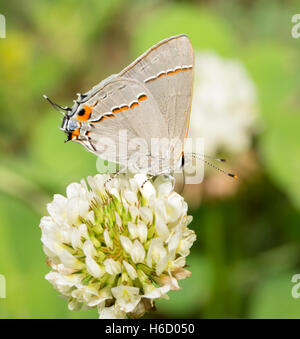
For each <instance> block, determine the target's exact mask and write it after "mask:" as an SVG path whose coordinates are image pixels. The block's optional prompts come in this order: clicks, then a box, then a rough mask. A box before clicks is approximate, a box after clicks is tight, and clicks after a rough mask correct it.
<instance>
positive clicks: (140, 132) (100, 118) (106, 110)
mask: <svg viewBox="0 0 300 339" xmlns="http://www.w3.org/2000/svg"><path fill="white" fill-rule="evenodd" d="M85 104H86V105H88V106H92V107H93V111H92V114H91V117H90V119H89V124H90V125H91V131H90V132H89V142H90V144H91V146H92V147H93V149H94V153H96V154H97V155H99V156H100V157H102V158H104V159H107V160H109V161H114V162H118V163H121V164H125V163H126V162H127V161H128V159H130V157H132V156H133V153H136V152H137V149H136V147H133V146H134V145H135V142H141V140H137V139H138V138H140V139H143V140H144V141H145V144H144V145H143V151H141V156H142V155H143V154H144V155H145V154H149V155H150V149H151V139H152V138H163V137H165V136H166V134H167V125H166V122H165V120H164V119H163V116H162V115H161V113H160V110H159V107H158V105H157V103H156V101H155V100H154V98H153V96H152V94H151V92H150V91H149V90H148V89H147V88H146V87H145V86H144V85H143V83H140V82H138V81H137V80H134V79H125V78H115V79H114V80H112V81H111V82H109V83H107V84H106V85H105V86H104V87H103V88H101V89H100V90H99V91H98V92H97V93H96V94H95V95H93V96H92V97H91V98H90V99H89V100H88V101H87V102H86V103H85ZM120 132H121V134H120ZM124 133H126V139H125V138H124ZM108 139H110V140H111V141H112V142H113V144H114V145H115V146H116V147H115V149H112V147H110V149H108V147H105V145H104V144H107V142H108ZM126 146H127V147H126ZM145 147H146V148H145ZM125 148H127V149H126V152H124V149H125ZM131 148H133V149H131ZM142 153H143V154H142Z"/></svg>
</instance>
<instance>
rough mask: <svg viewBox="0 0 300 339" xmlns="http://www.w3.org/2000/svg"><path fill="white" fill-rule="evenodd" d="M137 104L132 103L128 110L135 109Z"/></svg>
mask: <svg viewBox="0 0 300 339" xmlns="http://www.w3.org/2000/svg"><path fill="white" fill-rule="evenodd" d="M138 105H139V104H138V103H137V102H134V103H132V104H131V105H130V108H131V109H133V108H135V107H137V106H138Z"/></svg>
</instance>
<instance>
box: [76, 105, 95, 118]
mask: <svg viewBox="0 0 300 339" xmlns="http://www.w3.org/2000/svg"><path fill="white" fill-rule="evenodd" d="M83 109H84V114H83V115H77V117H76V118H77V120H79V121H88V120H89V118H90V117H91V114H92V111H93V110H92V108H91V107H90V106H88V105H85V106H84V108H83Z"/></svg>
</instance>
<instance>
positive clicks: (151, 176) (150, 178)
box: [141, 175, 155, 189]
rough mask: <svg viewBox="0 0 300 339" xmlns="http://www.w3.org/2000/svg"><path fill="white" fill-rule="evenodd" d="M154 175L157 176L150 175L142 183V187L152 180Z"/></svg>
mask: <svg viewBox="0 0 300 339" xmlns="http://www.w3.org/2000/svg"><path fill="white" fill-rule="evenodd" d="M154 177H155V175H150V176H149V178H147V179H146V180H145V181H144V182H143V183H142V186H141V189H143V188H144V186H145V184H146V183H147V182H148V181H150V180H152V179H153V178H154Z"/></svg>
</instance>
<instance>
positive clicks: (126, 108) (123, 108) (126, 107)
mask: <svg viewBox="0 0 300 339" xmlns="http://www.w3.org/2000/svg"><path fill="white" fill-rule="evenodd" d="M128 109H129V107H128V106H122V107H121V111H127V110H128Z"/></svg>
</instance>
